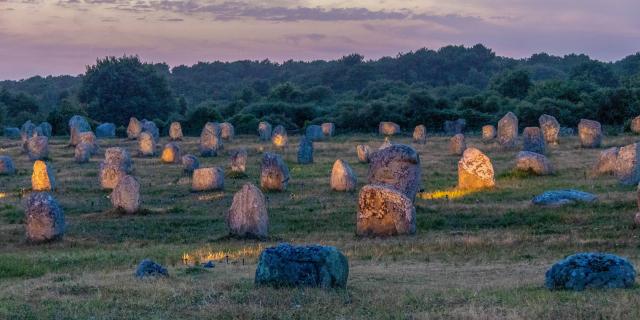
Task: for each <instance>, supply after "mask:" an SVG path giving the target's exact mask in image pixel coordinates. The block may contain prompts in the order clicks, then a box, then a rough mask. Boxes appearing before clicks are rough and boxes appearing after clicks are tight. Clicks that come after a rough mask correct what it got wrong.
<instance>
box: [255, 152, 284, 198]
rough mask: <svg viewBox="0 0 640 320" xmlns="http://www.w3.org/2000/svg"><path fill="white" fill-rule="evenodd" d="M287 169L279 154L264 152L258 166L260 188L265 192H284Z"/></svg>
mask: <svg viewBox="0 0 640 320" xmlns="http://www.w3.org/2000/svg"><path fill="white" fill-rule="evenodd" d="M288 184H289V168H288V167H287V165H286V164H285V163H284V160H282V157H281V156H280V155H279V154H275V153H271V152H265V153H264V156H263V157H262V163H261V165H260V187H261V188H262V189H263V190H267V191H285V190H286V189H287V185H288Z"/></svg>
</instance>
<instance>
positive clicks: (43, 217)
mask: <svg viewBox="0 0 640 320" xmlns="http://www.w3.org/2000/svg"><path fill="white" fill-rule="evenodd" d="M64 229H65V223H64V211H63V210H62V208H61V207H60V205H59V204H58V201H56V199H55V198H54V197H53V196H52V195H51V194H49V193H47V192H34V193H31V194H30V195H29V196H28V198H27V200H26V201H25V231H26V236H27V241H29V242H35V243H38V242H47V241H53V240H58V239H60V238H62V236H63V235H64Z"/></svg>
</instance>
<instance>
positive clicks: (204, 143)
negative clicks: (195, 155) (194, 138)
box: [199, 122, 223, 157]
mask: <svg viewBox="0 0 640 320" xmlns="http://www.w3.org/2000/svg"><path fill="white" fill-rule="evenodd" d="M221 131H222V129H221V128H220V125H219V124H217V123H215V122H207V123H206V124H205V126H204V128H202V133H200V146H199V149H200V155H201V156H203V157H215V156H217V155H218V151H220V150H222V148H223V145H222V138H221V137H220V134H221Z"/></svg>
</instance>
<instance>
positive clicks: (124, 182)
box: [111, 175, 141, 214]
mask: <svg viewBox="0 0 640 320" xmlns="http://www.w3.org/2000/svg"><path fill="white" fill-rule="evenodd" d="M140 202H141V201H140V183H139V182H138V180H136V178H134V177H132V176H129V175H126V176H124V177H122V178H120V179H119V181H118V184H117V185H116V187H115V188H113V192H111V204H112V205H113V207H114V208H115V209H117V210H122V211H124V212H125V213H130V214H131V213H136V212H138V210H139V209H140Z"/></svg>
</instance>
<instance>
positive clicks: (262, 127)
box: [258, 121, 271, 141]
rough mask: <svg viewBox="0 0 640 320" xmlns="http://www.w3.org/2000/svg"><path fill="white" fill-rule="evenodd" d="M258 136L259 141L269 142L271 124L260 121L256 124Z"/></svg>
mask: <svg viewBox="0 0 640 320" xmlns="http://www.w3.org/2000/svg"><path fill="white" fill-rule="evenodd" d="M258 136H260V140H261V141H269V140H270V139H271V124H270V123H269V122H265V121H262V122H260V123H259V124H258Z"/></svg>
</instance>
